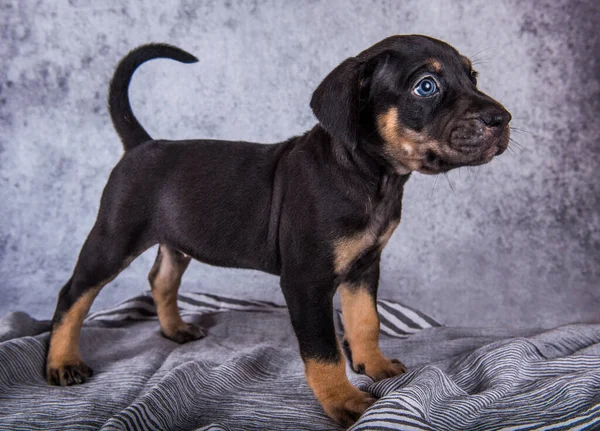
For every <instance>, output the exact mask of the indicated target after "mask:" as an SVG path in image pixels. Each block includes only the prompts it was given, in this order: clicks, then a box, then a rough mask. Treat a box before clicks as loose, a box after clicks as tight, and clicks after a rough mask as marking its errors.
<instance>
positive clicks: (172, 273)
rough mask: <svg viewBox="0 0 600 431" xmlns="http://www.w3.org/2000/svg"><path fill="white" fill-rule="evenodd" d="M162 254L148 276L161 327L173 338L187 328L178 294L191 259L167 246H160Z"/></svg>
mask: <svg viewBox="0 0 600 431" xmlns="http://www.w3.org/2000/svg"><path fill="white" fill-rule="evenodd" d="M160 252H161V254H160V256H159V258H157V260H156V262H155V263H154V266H153V267H152V269H151V270H150V273H149V274H148V280H149V281H150V285H151V287H152V297H153V298H154V302H155V304H156V313H157V314H158V320H159V322H160V327H161V329H162V331H163V332H164V333H165V334H166V335H168V336H171V335H173V334H175V333H176V332H177V331H179V330H182V329H184V328H185V327H186V323H185V322H184V321H183V320H182V319H181V316H180V314H179V309H178V308H177V292H178V290H179V286H180V285H181V277H182V275H183V273H184V271H185V270H186V268H187V267H188V265H189V263H190V260H191V258H190V257H189V256H186V255H184V254H182V253H179V252H178V251H176V250H174V249H172V248H170V247H168V246H166V245H161V246H160Z"/></svg>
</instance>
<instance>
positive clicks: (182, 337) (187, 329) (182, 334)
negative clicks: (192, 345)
mask: <svg viewBox="0 0 600 431" xmlns="http://www.w3.org/2000/svg"><path fill="white" fill-rule="evenodd" d="M162 334H163V336H164V337H165V338H168V339H169V340H172V341H175V342H176V343H179V344H184V343H187V342H189V341H196V340H199V339H201V338H204V337H206V331H205V330H204V329H203V328H202V327H201V326H199V325H196V324H194V323H184V324H183V325H182V326H180V327H179V328H177V329H175V330H169V331H165V330H164V329H163V330H162Z"/></svg>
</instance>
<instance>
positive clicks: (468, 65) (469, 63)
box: [461, 55, 473, 70]
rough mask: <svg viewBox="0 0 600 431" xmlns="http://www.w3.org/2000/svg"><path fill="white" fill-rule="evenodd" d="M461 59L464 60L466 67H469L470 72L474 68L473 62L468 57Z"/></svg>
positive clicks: (462, 56)
mask: <svg viewBox="0 0 600 431" xmlns="http://www.w3.org/2000/svg"><path fill="white" fill-rule="evenodd" d="M461 59H462V61H463V63H464V64H465V66H467V67H468V68H469V70H470V69H472V68H473V63H472V62H471V60H470V59H469V58H468V57H465V56H464V55H461Z"/></svg>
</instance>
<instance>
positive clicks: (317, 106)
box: [310, 57, 363, 147]
mask: <svg viewBox="0 0 600 431" xmlns="http://www.w3.org/2000/svg"><path fill="white" fill-rule="evenodd" d="M362 69H363V66H362V62H361V61H359V60H358V59H357V58H356V57H350V58H348V59H346V60H344V62H342V63H341V64H340V65H339V66H338V67H336V68H335V69H333V71H332V72H331V73H330V74H329V75H327V77H325V79H324V80H323V82H321V84H320V85H319V86H318V87H317V89H316V90H315V92H314V93H313V95H312V99H311V101H310V107H311V108H312V110H313V112H314V114H315V116H316V117H317V119H318V120H319V122H320V123H321V125H322V126H323V127H324V128H325V130H327V132H329V134H330V135H332V136H334V137H335V138H338V139H340V140H341V141H342V142H344V143H345V144H347V145H350V146H351V147H354V146H355V145H356V144H357V143H358V138H359V124H360V122H359V117H358V116H359V112H360V106H359V104H360V100H359V98H360V87H361V79H362Z"/></svg>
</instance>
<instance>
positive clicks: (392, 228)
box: [379, 220, 400, 250]
mask: <svg viewBox="0 0 600 431" xmlns="http://www.w3.org/2000/svg"><path fill="white" fill-rule="evenodd" d="M399 224H400V220H392V222H391V223H390V225H389V226H388V227H387V229H386V230H385V231H384V232H383V234H382V235H381V237H380V238H379V247H380V248H381V249H382V250H383V248H384V247H385V246H386V245H387V243H388V241H389V240H390V238H391V237H392V234H393V233H394V231H395V230H396V228H397V227H398V225H399Z"/></svg>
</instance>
